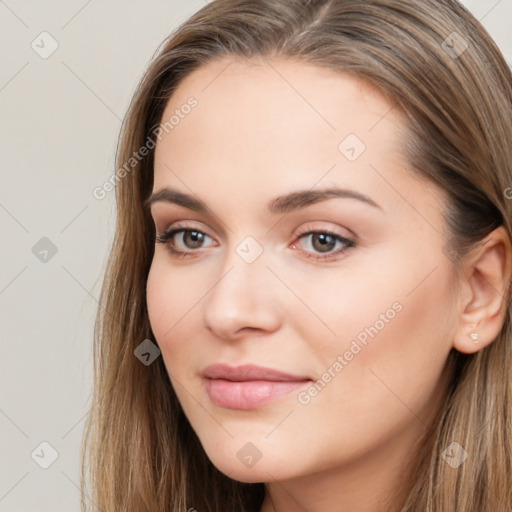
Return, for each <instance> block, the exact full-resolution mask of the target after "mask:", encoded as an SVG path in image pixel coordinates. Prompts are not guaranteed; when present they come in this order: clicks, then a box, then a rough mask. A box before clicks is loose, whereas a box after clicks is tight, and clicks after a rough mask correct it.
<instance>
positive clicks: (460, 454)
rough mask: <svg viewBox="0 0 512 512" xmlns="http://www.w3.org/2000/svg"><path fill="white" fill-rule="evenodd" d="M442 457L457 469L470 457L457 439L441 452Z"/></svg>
mask: <svg viewBox="0 0 512 512" xmlns="http://www.w3.org/2000/svg"><path fill="white" fill-rule="evenodd" d="M441 457H442V459H443V460H444V461H445V462H446V463H447V464H448V465H449V466H450V467H452V468H453V469H457V468H458V467H459V466H460V465H461V464H463V463H464V461H465V460H466V459H467V458H468V452H467V451H466V450H464V448H463V447H462V446H461V445H460V444H459V443H456V442H455V441H454V442H453V443H451V444H450V445H449V446H448V448H446V450H445V451H444V452H443V453H442V454H441Z"/></svg>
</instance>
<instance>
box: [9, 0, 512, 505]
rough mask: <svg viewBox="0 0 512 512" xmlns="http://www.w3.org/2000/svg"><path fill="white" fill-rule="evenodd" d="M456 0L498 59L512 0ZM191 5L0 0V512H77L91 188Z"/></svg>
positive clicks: (107, 236)
mask: <svg viewBox="0 0 512 512" xmlns="http://www.w3.org/2000/svg"><path fill="white" fill-rule="evenodd" d="M463 3H464V4H465V5H467V6H468V7H469V8H470V9H471V10H472V11H473V13H474V14H475V16H476V17H477V18H478V19H480V20H481V21H482V23H483V24H484V26H485V27H486V28H487V29H488V30H489V32H490V33H491V35H492V36H493V37H494V38H495V40H496V41H497V43H498V44H499V46H500V47H501V49H502V51H503V52H504V54H505V57H506V58H507V60H508V62H509V63H511V62H512V36H511V34H510V24H511V21H512V0H466V1H465V2H463ZM204 4H205V1H204V0H194V1H192V0H189V1H185V0H165V1H164V0H150V1H143V0H130V1H128V0H124V1H122V0H89V1H86V0H76V1H75V0H73V1H57V0H56V1H35V0H33V1H29V0H7V1H5V2H4V1H1V0H0V38H1V39H0V54H1V64H2V65H1V69H0V108H1V116H0V141H1V142H0V148H1V151H2V152H1V155H2V159H1V167H2V182H3V185H2V189H1V193H0V223H1V224H0V226H1V239H2V250H1V256H2V260H1V270H0V307H1V341H0V343H1V345H0V346H1V357H0V511H2V512H14V511H16V512H46V511H52V512H58V511H66V512H67V511H78V510H79V489H78V485H79V466H78V462H79V450H80V442H81V437H82V433H83V427H84V420H85V417H86V415H87V412H88V410H89V408H90V407H91V385H92V333H93V323H94V317H95V311H96V307H97V298H98V296H99V291H100V287H101V280H102V276H103V272H104V268H105V263H106V258H107V253H108V250H109V244H110V242H111V239H112V235H113V228H114V223H115V209H114V206H115V205H114V192H110V193H108V194H107V197H106V198H105V199H103V200H98V199H95V198H94V197H93V195H92V191H93V189H94V188H95V187H98V186H101V185H102V184H103V183H104V182H105V180H107V179H108V177H109V176H110V175H111V174H112V173H113V172H114V170H115V169H114V155H115V148H116V143H117V136H118V133H119V128H120V126H121V120H122V118H123V116H124V113H125V111H126V109H127V107H128V104H129V102H130V99H131V96H132V94H133V92H134V89H135V87H136V84H137V82H138V80H139V78H140V76H141V75H142V73H143V71H144V69H145V67H146V66H147V64H148V62H149V60H150V58H151V56H152V55H153V53H154V52H155V50H156V49H157V47H158V45H159V44H160V43H161V41H162V40H163V39H164V38H165V37H166V36H167V35H168V33H169V32H170V31H171V30H172V29H173V28H174V27H176V26H177V25H178V24H180V23H181V22H183V21H184V20H185V19H186V18H188V17H189V16H190V15H191V14H192V13H194V12H195V11H196V10H197V9H199V8H200V7H202V6H203V5H204ZM44 31H46V32H48V33H49V34H50V35H51V38H50V37H49V36H40V34H41V33H42V32H44ZM33 41H34V43H33ZM53 41H56V42H57V43H58V48H57V49H56V51H55V52H54V53H53V54H51V55H50V56H48V57H47V58H42V57H41V54H42V55H43V56H46V55H45V52H49V51H50V50H51V49H52V46H51V45H52V44H54V45H55V44H56V43H54V42H53ZM32 44H33V45H34V46H35V48H33V47H32V46H31V45H32ZM41 239H43V240H41ZM47 239H49V241H51V242H49V241H48V240H47ZM55 250H56V252H55ZM45 251H46V252H45ZM42 442H47V443H49V444H50V445H51V447H53V448H50V447H48V446H47V445H42V446H41V443H42ZM52 449H53V450H55V453H53V452H52ZM52 454H53V458H54V457H55V455H56V454H58V457H57V458H56V459H55V461H53V458H52ZM50 463H51V465H50V466H49V467H48V468H47V469H44V468H43V467H41V465H43V466H44V465H48V464H50Z"/></svg>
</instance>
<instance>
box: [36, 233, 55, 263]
mask: <svg viewBox="0 0 512 512" xmlns="http://www.w3.org/2000/svg"><path fill="white" fill-rule="evenodd" d="M32 254H33V255H34V256H35V257H36V258H37V259H38V260H39V261H41V262H42V263H48V262H49V261H50V260H51V259H52V258H53V257H54V256H55V255H56V254H57V246H56V245H55V244H54V243H53V242H52V241H51V240H50V239H49V238H47V237H46V236H43V238H41V240H39V241H38V242H37V243H36V244H35V245H34V247H32Z"/></svg>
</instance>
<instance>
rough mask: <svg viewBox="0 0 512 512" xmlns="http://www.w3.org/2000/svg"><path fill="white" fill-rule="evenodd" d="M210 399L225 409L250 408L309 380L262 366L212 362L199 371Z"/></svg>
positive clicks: (294, 388) (302, 385) (297, 387)
mask: <svg viewBox="0 0 512 512" xmlns="http://www.w3.org/2000/svg"><path fill="white" fill-rule="evenodd" d="M201 376H202V377H203V380H204V383H205V387H206V392H207V393H208V396H209V397H210V400H211V401H212V402H213V403H215V404H216V405H218V406H220V407H224V408H227V409H241V410H247V409H254V408H256V407H260V406H263V405H265V404H267V403H270V402H273V401H275V400H277V399H279V398H281V397H283V396H285V395H288V394H289V393H292V392H293V391H299V390H300V389H301V388H303V387H305V386H307V385H309V384H310V383H311V382H313V379H312V378H311V377H309V376H304V375H292V374H290V373H286V372H282V371H279V370H275V369H273V368H265V367H262V366H254V365H242V366H229V365H226V364H215V365H212V366H208V367H207V368H205V369H204V370H203V372H202V373H201Z"/></svg>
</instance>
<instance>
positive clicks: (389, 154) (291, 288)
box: [147, 59, 456, 482]
mask: <svg viewBox="0 0 512 512" xmlns="http://www.w3.org/2000/svg"><path fill="white" fill-rule="evenodd" d="M230 62H231V64H229V63H230ZM228 64H229V66H228ZM226 66H228V67H226ZM190 97H194V98H195V100H196V101H197V104H196V105H195V107H194V108H192V109H190V108H183V106H184V105H186V104H187V101H189V98H190ZM176 110H178V111H179V112H178V113H176V112H175V111H176ZM185 112H186V113H185ZM180 113H181V115H179V114H180ZM172 115H178V117H179V122H178V123H175V124H173V127H172V129H170V130H168V133H164V134H163V136H162V137H161V140H159V142H158V144H157V147H156V150H155V151H156V152H155V165H154V188H153V193H154V196H153V200H152V202H151V214H152V217H153V219H154V222H155V229H156V233H157V236H158V237H159V241H158V242H157V243H156V246H155V253H154V258H153V261H152V265H151V270H150V273H149V277H148V282H147V302H148V310H149V317H150V322H151V326H152V330H153V333H154V335H155V338H156V341H157V342H158V345H159V347H160V349H161V352H162V357H163V361H164V363H165V366H166V368H167V371H168V373H169V376H170V379H171V382H172V384H173V387H174V389H175V392H176V394H177V396H178V399H179V401H180V403H181V405H182V407H183V410H184V412H185V414H186V416H187V418H188V420H189V421H190V424H191V426H192V428H193V429H194V430H195V432H196V433H197V435H198V437H199V439H200V441H201V443H202V445H203V447H204V449H205V451H206V453H207V455H208V457H209V458H210V459H211V460H212V462H213V463H214V464H215V465H216V466H217V467H218V468H219V469H220V470H221V471H222V472H224V473H225V474H227V475H229V476H230V477H231V478H234V479H236V480H240V481H246V482H261V481H268V480H270V477H269V475H272V479H275V480H286V479H292V478H298V477H303V476H307V475H312V474H318V473H319V472H326V471H338V470H341V469H342V468H348V467H353V463H354V462H355V461H363V460H376V458H380V459H381V461H386V460H388V461H391V460H400V461H405V460H407V459H408V458H410V457H408V454H410V453H411V450H412V446H413V445H414V443H415V442H416V441H417V440H418V438H419V436H420V435H421V434H423V432H424V431H425V428H426V427H425V425H427V424H428V422H429V420H430V418H431V417H432V414H433V413H434V411H435V408H436V406H437V403H438V402H437V400H438V399H439V396H440V395H439V392H440V390H441V389H442V385H444V384H443V383H444V381H443V379H444V378H445V374H446V372H445V371H443V370H444V366H445V363H446V358H447V356H448V353H449V352H450V349H451V348H452V341H451V336H452V334H453V332H454V329H455V325H454V324H453V320H451V318H452V312H453V311H454V308H455V303H456V300H455V295H454V294H455V291H454V290H455V287H454V275H453V271H452V267H451V266H450V261H449V260H448V259H447V258H446V257H445V255H444V253H443V251H442V247H443V244H444V242H445V240H444V238H443V236H442V230H443V226H444V223H443V218H442V207H443V204H444V202H443V201H444V198H443V196H442V193H441V192H440V191H439V190H438V189H437V187H435V186H434V185H431V184H429V183H427V182H425V181H422V180H421V179H420V178H418V176H417V174H415V172H414V170H412V169H411V168H410V167H409V166H408V163H407V162H406V161H405V159H404V157H403V155H402V151H401V149H400V143H401V142H402V141H403V140H404V137H405V135H406V132H405V128H404V121H403V118H402V117H401V114H400V113H399V112H398V111H397V110H396V109H393V108H392V103H390V102H389V101H388V100H386V98H385V97H384V96H383V95H382V94H381V93H379V92H378V91H377V90H375V89H374V88H372V87H371V86H370V85H368V84H367V83H365V82H363V81H361V80H360V79H356V78H353V77H350V76H348V75H346V74H343V73H338V72H335V71H332V70H327V69H321V68H318V67H315V66H310V65H307V64H304V63H297V62H292V61H289V60H288V61H287V60H272V61H270V63H264V62H259V61H258V62H256V61H251V62H246V61H241V60H233V59H221V60H218V61H214V62H211V63H209V64H208V65H206V66H204V67H202V68H200V69H199V70H196V71H195V72H193V73H192V74H190V75H189V76H188V77H187V78H186V79H185V80H184V81H183V82H182V83H181V84H180V86H179V87H178V89H177V90H176V91H175V93H174V94H173V96H172V98H171V99H170V101H169V103H168V105H167V108H166V111H165V114H164V116H163V120H162V121H163V122H165V121H166V120H168V119H169V118H170V117H171V116H172ZM201 206H202V208H201ZM212 365H221V366H213V368H212ZM247 365H254V366H247ZM209 367H210V368H209ZM254 367H257V368H254ZM262 368H263V369H262ZM278 372H281V373H278ZM351 465H352V466H351Z"/></svg>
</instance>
